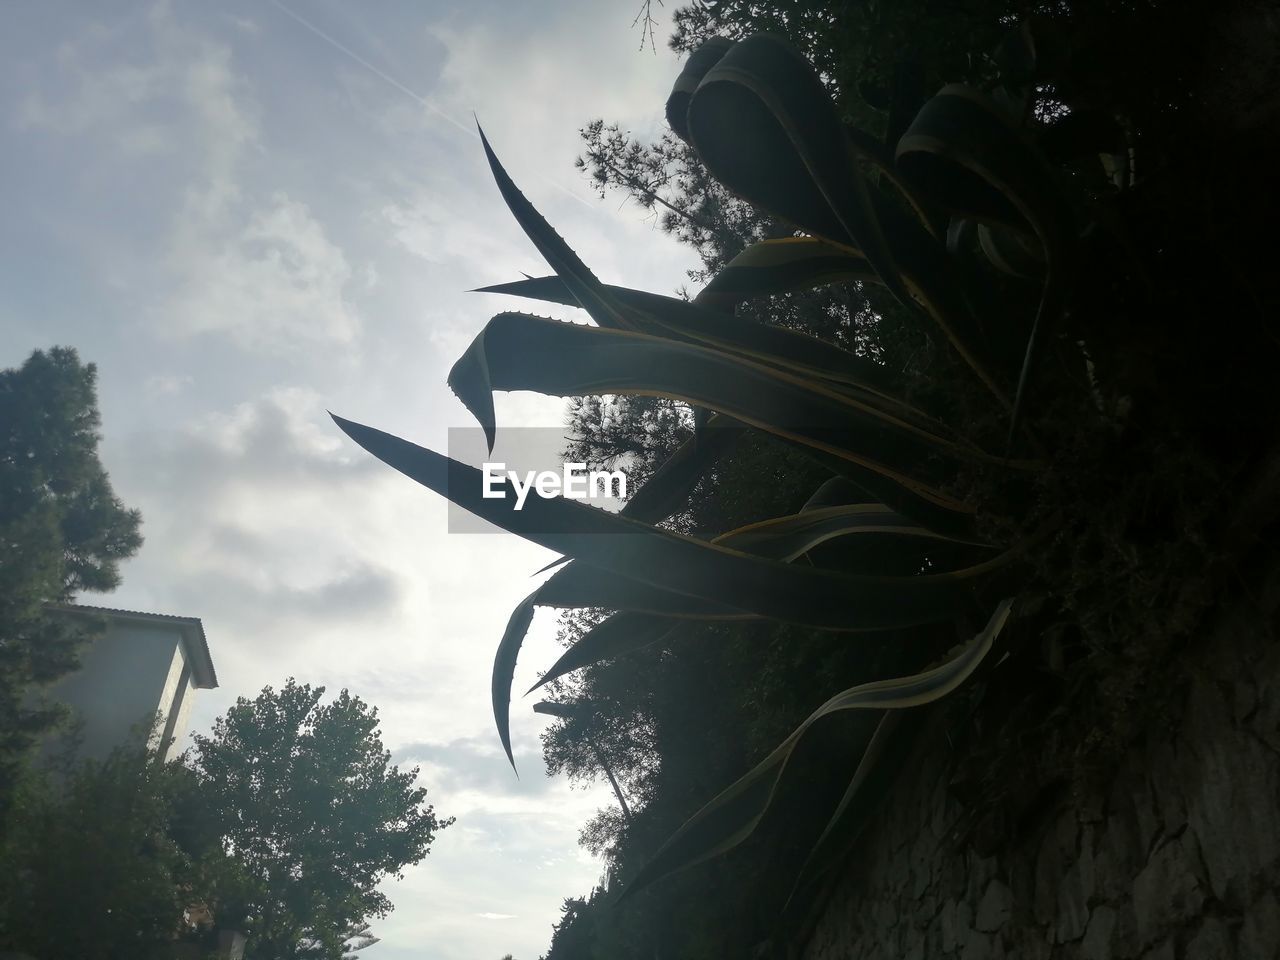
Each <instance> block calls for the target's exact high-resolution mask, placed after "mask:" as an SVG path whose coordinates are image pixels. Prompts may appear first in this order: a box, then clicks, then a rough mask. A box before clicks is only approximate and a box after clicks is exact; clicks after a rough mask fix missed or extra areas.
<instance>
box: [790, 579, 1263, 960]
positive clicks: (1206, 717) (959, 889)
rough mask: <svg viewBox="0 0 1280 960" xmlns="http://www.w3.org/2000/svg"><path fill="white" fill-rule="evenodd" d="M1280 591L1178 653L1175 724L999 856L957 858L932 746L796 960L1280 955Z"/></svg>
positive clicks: (947, 792)
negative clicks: (1278, 637)
mask: <svg viewBox="0 0 1280 960" xmlns="http://www.w3.org/2000/svg"><path fill="white" fill-rule="evenodd" d="M1274 580H1275V578H1272V581H1273V582H1272V583H1270V584H1265V585H1264V584H1259V585H1258V587H1259V589H1258V590H1256V591H1252V592H1250V591H1245V593H1244V595H1242V597H1241V599H1240V600H1239V601H1238V602H1234V603H1233V604H1232V605H1231V607H1230V609H1228V610H1226V611H1224V612H1223V613H1222V614H1221V615H1220V616H1219V617H1218V618H1217V620H1216V622H1215V623H1213V624H1212V625H1210V626H1209V627H1208V628H1207V629H1205V630H1204V631H1203V632H1202V635H1201V637H1200V638H1199V639H1198V640H1197V641H1196V642H1195V643H1194V644H1193V645H1192V647H1191V648H1190V649H1188V650H1185V651H1184V652H1183V653H1182V654H1181V655H1180V657H1179V661H1180V662H1179V670H1178V674H1179V676H1180V677H1181V678H1182V679H1181V682H1180V683H1179V684H1178V685H1177V687H1176V688H1175V689H1176V690H1177V693H1176V694H1175V696H1174V698H1173V699H1174V704H1173V707H1174V708H1173V709H1172V710H1171V711H1169V713H1168V715H1166V716H1164V717H1163V718H1162V719H1160V720H1153V721H1151V722H1150V723H1148V724H1146V725H1145V733H1144V734H1143V735H1142V736H1140V737H1139V738H1137V740H1136V741H1135V742H1132V743H1131V744H1130V745H1129V746H1128V747H1126V748H1125V749H1124V750H1123V751H1122V752H1120V754H1119V755H1118V759H1117V760H1115V761H1113V762H1112V763H1110V764H1109V765H1108V767H1107V776H1106V777H1105V778H1101V779H1100V780H1099V782H1097V783H1095V785H1093V786H1087V787H1083V788H1082V787H1081V785H1080V784H1079V783H1076V784H1074V785H1071V784H1069V783H1068V782H1062V783H1060V785H1057V786H1049V787H1047V788H1046V792H1045V795H1043V796H1041V797H1040V798H1039V800H1038V802H1037V806H1038V808H1039V810H1038V812H1037V815H1036V816H1035V817H1034V827H1033V828H1031V829H1027V830H1024V831H1022V832H1021V833H1020V834H1019V835H1018V836H1017V838H1016V839H1015V840H1013V841H1012V842H1009V843H1005V844H996V845H994V847H993V850H994V852H992V853H991V855H988V856H983V855H981V854H980V853H979V852H978V851H977V850H976V849H975V846H976V845H975V844H974V843H973V842H971V841H970V840H964V841H962V842H959V843H957V842H956V838H955V833H954V825H955V824H957V823H960V822H964V819H965V814H966V813H967V812H969V811H968V810H967V809H966V805H965V804H963V803H961V801H960V800H959V799H957V798H956V797H955V796H953V790H952V788H951V787H950V786H949V784H950V783H951V780H952V775H953V771H954V769H955V759H956V757H955V754H954V752H952V751H951V750H950V749H949V748H947V747H946V744H945V738H939V737H936V736H935V737H931V738H929V740H928V741H926V745H924V746H923V747H922V748H921V749H919V750H918V751H917V754H916V756H915V757H914V759H913V760H912V762H911V766H910V768H909V769H908V771H907V772H906V773H905V774H904V775H903V776H902V777H901V778H900V779H899V780H898V782H897V784H896V785H895V787H894V788H893V791H892V793H891V796H890V798H889V800H888V802H887V803H886V804H885V807H884V809H882V811H881V812H880V813H879V814H878V816H877V817H876V818H875V820H874V822H873V824H872V825H871V827H870V828H869V831H868V833H867V834H866V835H864V837H863V838H862V840H861V841H860V842H859V846H858V847H857V849H856V851H855V854H854V856H853V857H851V858H850V866H849V867H848V869H847V870H846V871H845V873H844V874H843V876H842V877H841V879H840V880H839V882H838V883H837V884H836V886H835V888H834V890H833V891H832V892H831V894H830V899H829V900H828V901H827V902H826V904H825V907H824V908H823V910H822V913H821V914H820V916H819V917H818V919H817V921H816V923H815V924H814V925H813V926H812V927H811V928H810V930H809V931H808V933H807V937H806V938H805V940H804V941H803V947H802V950H801V951H800V952H801V955H802V956H803V957H804V960H864V958H865V960H872V958H875V960H890V958H893V960H899V958H901V960H926V958H927V960H938V958H957V960H999V958H1009V960H1012V958H1018V960H1067V958H1070V960H1076V958H1080V960H1237V958H1238V960H1274V958H1277V957H1280V901H1278V899H1277V895H1278V892H1280V645H1278V644H1277V643H1276V642H1275V639H1274V637H1275V634H1274V632H1273V629H1274V625H1275V623H1276V618H1275V613H1276V610H1277V607H1278V606H1280V589H1277V588H1276V587H1277V585H1276V584H1275V582H1274ZM1258 596H1263V597H1266V598H1268V599H1267V600H1266V601H1265V602H1263V601H1259V600H1257V599H1256V598H1257V597H1258ZM939 740H942V743H939V742H938V741H939ZM1034 762H1035V758H1034V757H1029V758H1028V763H1034Z"/></svg>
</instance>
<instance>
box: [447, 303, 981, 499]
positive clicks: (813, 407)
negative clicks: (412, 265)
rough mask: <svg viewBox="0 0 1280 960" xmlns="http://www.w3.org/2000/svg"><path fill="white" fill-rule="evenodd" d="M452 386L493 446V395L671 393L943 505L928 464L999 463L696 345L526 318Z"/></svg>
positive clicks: (458, 369)
mask: <svg viewBox="0 0 1280 960" xmlns="http://www.w3.org/2000/svg"><path fill="white" fill-rule="evenodd" d="M449 385H450V386H451V387H452V388H453V390H454V392H455V393H456V394H457V395H458V397H459V399H461V400H462V402H463V403H464V404H465V405H466V406H467V407H468V408H469V409H470V410H471V412H472V414H473V415H475V417H476V419H477V420H478V421H479V422H480V424H481V426H482V427H483V428H484V430H485V434H486V436H487V438H488V440H489V445H490V449H492V445H493V437H494V432H495V430H496V424H495V420H494V409H493V398H492V391H494V390H534V391H537V392H539V393H545V394H550V395H553V396H567V395H584V394H602V393H613V394H639V395H648V396H663V397H669V398H672V399H677V400H683V401H685V402H687V403H690V404H693V405H695V406H701V407H709V408H711V409H714V410H718V411H720V412H722V413H724V414H726V415H728V416H730V417H732V418H734V419H735V420H739V421H741V422H743V423H746V424H749V425H751V426H754V427H758V428H760V429H762V430H766V431H768V432H769V433H773V434H775V435H777V436H780V437H784V438H788V439H792V440H796V441H798V442H800V443H803V444H806V445H808V446H812V447H815V448H816V449H819V450H825V451H826V452H828V453H831V454H833V455H835V456H836V457H839V458H842V459H846V460H849V461H850V462H853V463H855V464H859V465H861V466H864V467H866V468H867V469H869V470H872V471H875V472H878V473H881V474H883V475H884V476H886V477H889V478H891V479H892V480H894V481H895V482H897V483H900V484H902V485H904V486H909V487H912V488H913V489H915V490H916V491H917V492H920V493H922V494H923V495H926V496H932V497H933V498H934V499H936V500H937V502H939V503H947V502H948V501H950V498H948V497H946V495H945V494H942V493H940V492H938V491H934V490H932V489H931V488H930V487H929V485H928V484H927V483H925V482H923V481H921V480H919V479H917V478H916V477H914V476H912V474H913V473H914V472H915V471H917V470H918V468H919V467H920V466H921V465H922V464H923V463H924V462H926V461H928V460H930V459H931V458H934V457H939V456H941V457H946V456H951V457H953V458H955V457H961V458H977V459H985V460H986V461H987V462H991V463H995V462H999V461H996V460H995V459H994V458H991V457H988V456H986V455H984V454H977V453H975V452H974V451H973V450H972V449H971V448H970V447H968V446H962V445H960V444H957V443H955V442H954V441H951V440H947V439H945V438H943V437H939V436H937V435H936V434H934V433H931V432H929V431H927V430H925V429H923V428H921V427H918V426H916V425H914V424H910V423H907V422H905V421H903V420H901V419H899V418H897V417H894V416H892V415H891V414H889V413H887V412H885V411H883V410H880V409H878V408H876V407H874V406H872V405H869V404H865V403H860V402H858V401H857V400H855V399H853V398H851V397H849V396H847V395H845V394H842V393H840V392H838V391H834V390H830V389H827V388H825V387H822V386H820V385H816V384H813V383H811V382H809V381H807V380H804V379H801V378H799V377H795V376H792V375H790V374H788V373H787V372H786V371H782V370H776V369H772V368H770V367H766V366H763V365H761V364H757V363H754V362H752V361H750V360H746V359H744V358H741V357H733V356H728V355H726V354H723V353H721V352H718V351H714V350H710V349H707V348H704V347H699V346H696V345H693V344H687V343H678V342H674V341H670V340H665V339H661V338H658V337H650V336H647V335H645V334H639V333H633V332H630V331H617V330H603V329H600V328H592V327H585V326H579V325H575V324H568V323H562V322H559V321H554V320H546V319H543V318H540V317H531V316H527V315H524V314H513V313H502V314H498V315H497V316H495V317H494V318H493V319H492V320H490V321H489V324H488V325H487V326H486V327H485V329H484V331H482V332H481V334H480V335H479V336H478V337H477V338H476V339H475V341H474V342H473V343H472V345H471V347H470V348H469V349H468V350H467V352H466V353H465V354H464V355H463V357H462V358H461V359H460V360H459V361H458V362H457V364H455V365H454V368H453V370H452V371H451V372H450V374H449ZM950 502H954V501H950ZM960 509H963V508H962V507H961V508H960Z"/></svg>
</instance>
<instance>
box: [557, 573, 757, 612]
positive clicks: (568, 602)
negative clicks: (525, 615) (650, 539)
mask: <svg viewBox="0 0 1280 960" xmlns="http://www.w3.org/2000/svg"><path fill="white" fill-rule="evenodd" d="M535 596H536V599H535V603H537V604H538V605H539V606H546V607H560V608H562V609H564V608H578V609H581V608H585V607H601V608H603V609H606V610H621V611H628V612H632V613H656V614H661V615H662V616H668V617H681V618H689V619H694V620H753V619H757V618H756V617H755V616H754V615H753V614H751V613H749V612H747V611H745V610H740V609H738V608H737V607H734V606H731V605H729V604H725V603H720V602H717V601H715V600H707V599H704V598H702V597H695V596H689V595H687V594H684V593H677V592H674V591H671V590H664V589H662V588H661V587H655V586H653V585H652V584H649V583H644V582H643V581H640V580H633V579H632V578H630V577H624V576H620V575H618V574H617V573H615V572H614V571H611V570H602V569H601V568H599V567H595V566H592V565H590V564H586V563H573V562H571V563H566V564H565V565H564V566H562V567H561V568H560V569H559V570H557V571H556V572H555V573H554V574H552V576H551V577H550V579H548V580H547V582H546V583H544V584H543V585H542V586H541V587H540V588H538V590H537V592H536V595H535Z"/></svg>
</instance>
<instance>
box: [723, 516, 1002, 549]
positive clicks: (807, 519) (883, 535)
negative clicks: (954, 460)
mask: <svg viewBox="0 0 1280 960" xmlns="http://www.w3.org/2000/svg"><path fill="white" fill-rule="evenodd" d="M860 534H861V535H865V536H867V537H870V538H873V539H874V540H875V541H876V543H877V545H878V544H880V543H882V542H883V541H884V540H886V539H890V538H892V539H906V540H909V541H919V542H920V543H921V545H922V547H924V549H922V550H921V555H922V556H923V555H924V554H925V553H927V544H928V543H929V542H934V543H936V542H939V541H945V542H949V543H958V542H962V541H959V540H957V539H955V538H953V537H945V536H942V535H940V534H937V533H934V532H933V531H932V530H927V529H925V528H924V527H921V526H918V525H916V524H913V523H911V521H909V520H908V519H907V518H906V517H904V516H902V515H901V514H899V513H897V512H895V511H893V510H890V509H889V508H888V507H886V506H885V505H884V504H880V503H859V504H850V505H847V506H834V507H819V508H812V509H809V510H803V511H801V512H800V513H796V514H791V515H789V516H785V517H775V518H773V519H770V520H762V521H760V522H758V523H751V524H747V525H746V526H743V527H739V528H737V529H736V530H731V531H729V532H728V533H724V534H721V535H720V536H718V537H716V538H715V539H714V540H713V541H712V542H713V543H718V544H720V545H722V546H726V547H733V548H734V549H735V550H741V551H743V552H744V553H751V554H755V555H756V556H760V557H771V558H772V559H774V560H783V561H787V562H790V561H792V560H794V559H796V558H797V557H799V556H801V555H803V554H805V553H808V552H809V551H810V550H812V549H813V548H814V547H816V546H818V545H819V544H821V543H826V542H827V541H828V540H833V539H836V538H837V537H849V536H857V535H860ZM971 545H973V546H982V544H976V543H971ZM870 549H872V550H873V551H874V550H875V549H876V548H875V547H872V548H870Z"/></svg>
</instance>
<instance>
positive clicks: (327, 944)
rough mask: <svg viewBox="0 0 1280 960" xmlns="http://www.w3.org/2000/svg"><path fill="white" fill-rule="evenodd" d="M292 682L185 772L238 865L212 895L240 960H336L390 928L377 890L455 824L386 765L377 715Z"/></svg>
mask: <svg viewBox="0 0 1280 960" xmlns="http://www.w3.org/2000/svg"><path fill="white" fill-rule="evenodd" d="M324 692H325V690H324V687H312V686H310V685H309V684H297V683H295V682H294V681H293V680H289V681H288V682H286V683H285V685H284V686H283V687H282V688H281V689H280V690H279V691H275V690H273V689H272V688H270V687H267V688H265V689H264V690H263V691H262V693H260V694H259V695H258V696H257V697H256V698H254V699H253V700H247V699H245V698H243V697H241V698H239V699H238V700H237V701H236V705H235V706H234V707H232V708H231V709H230V710H229V711H228V712H227V714H226V715H225V716H223V717H220V718H219V719H218V720H217V721H216V722H215V724H214V728H213V731H212V734H211V735H210V736H203V735H200V734H197V735H196V736H195V747H194V748H193V749H192V751H190V755H189V759H188V762H189V763H190V764H191V767H192V769H193V770H194V772H195V775H196V777H197V782H198V784H199V801H200V803H201V804H202V805H203V817H205V818H207V820H208V822H209V823H210V824H211V825H213V826H214V828H215V830H216V832H217V834H218V836H219V837H220V838H221V839H222V841H223V842H224V843H225V845H226V850H227V852H228V853H229V854H230V857H231V858H232V860H233V861H234V864H235V867H236V870H235V874H234V875H233V876H229V877H223V878H221V879H222V880H223V884H222V885H221V886H219V888H218V889H217V890H216V893H215V897H216V899H217V901H218V904H219V906H218V918H219V923H221V924H225V925H230V926H236V925H238V924H241V923H243V924H244V925H245V926H244V928H243V929H245V931H246V933H247V934H248V937H249V942H248V947H247V952H246V957H250V958H258V957H262V958H267V957H288V956H294V955H295V953H294V951H296V950H298V949H299V944H300V943H303V942H304V941H306V942H308V943H310V944H311V946H312V948H313V949H314V948H322V950H323V952H322V953H321V954H320V955H323V956H325V957H340V956H342V948H343V944H344V943H345V942H346V941H347V940H348V939H350V930H351V929H352V924H358V923H360V922H361V921H363V920H365V919H366V918H368V917H380V916H385V915H386V913H387V912H388V911H389V910H390V908H391V905H390V903H389V901H388V900H387V899H386V897H385V896H384V895H383V894H381V893H379V892H378V891H377V889H376V886H377V884H378V882H379V881H380V880H381V879H383V878H384V877H387V876H400V875H401V871H402V870H403V868H404V867H406V866H409V865H412V864H416V863H419V862H420V861H421V860H422V859H423V858H424V857H425V856H426V855H427V852H428V848H429V846H430V844H431V842H432V841H433V840H434V839H435V836H436V834H437V833H438V832H439V831H440V830H443V829H444V828H445V827H447V826H449V825H450V824H451V823H452V822H453V819H452V818H441V817H437V816H436V814H435V812H434V809H433V807H432V806H430V805H429V804H425V803H424V800H425V798H426V793H427V791H426V789H425V788H422V787H415V786H414V783H415V780H416V778H417V770H416V768H415V769H412V770H406V771H401V770H400V769H399V768H397V767H395V766H392V765H390V763H389V761H390V753H389V752H388V751H386V750H385V749H384V748H383V746H382V741H381V739H380V738H379V736H378V732H377V727H378V717H377V710H376V709H373V708H370V707H369V706H368V705H367V704H365V703H364V701H362V700H361V699H360V698H359V697H355V696H352V695H351V694H350V693H348V692H347V691H346V690H343V691H342V692H341V693H340V694H339V695H338V696H337V697H336V698H334V699H333V700H332V701H330V702H329V703H322V702H321V698H322V697H323V695H324Z"/></svg>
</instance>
